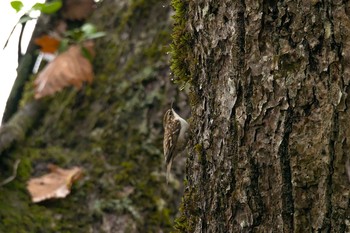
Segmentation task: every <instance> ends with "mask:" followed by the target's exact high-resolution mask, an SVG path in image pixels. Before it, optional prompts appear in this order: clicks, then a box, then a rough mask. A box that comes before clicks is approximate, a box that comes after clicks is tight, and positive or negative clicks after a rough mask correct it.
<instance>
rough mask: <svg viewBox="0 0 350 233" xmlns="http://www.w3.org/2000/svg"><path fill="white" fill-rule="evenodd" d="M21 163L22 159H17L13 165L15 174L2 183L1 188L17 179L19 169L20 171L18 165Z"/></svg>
mask: <svg viewBox="0 0 350 233" xmlns="http://www.w3.org/2000/svg"><path fill="white" fill-rule="evenodd" d="M20 162H21V160H20V159H17V160H16V162H15V164H14V165H13V173H12V176H10V177H8V178H7V179H5V180H4V181H3V182H1V183H0V187H1V186H4V185H5V184H8V183H10V182H11V181H13V180H14V179H16V176H17V169H18V165H19V163H20Z"/></svg>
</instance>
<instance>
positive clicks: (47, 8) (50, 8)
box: [32, 0, 62, 14]
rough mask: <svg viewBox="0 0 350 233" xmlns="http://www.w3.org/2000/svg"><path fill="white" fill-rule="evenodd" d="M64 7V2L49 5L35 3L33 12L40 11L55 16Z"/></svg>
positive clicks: (59, 1) (54, 2)
mask: <svg viewBox="0 0 350 233" xmlns="http://www.w3.org/2000/svg"><path fill="white" fill-rule="evenodd" d="M61 7H62V1H61V0H56V1H52V2H47V3H35V4H34V6H32V10H39V11H41V12H42V13H44V14H53V13H55V12H56V11H58V10H59V9H61Z"/></svg>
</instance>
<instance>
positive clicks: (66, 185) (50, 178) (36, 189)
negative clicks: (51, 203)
mask: <svg viewBox="0 0 350 233" xmlns="http://www.w3.org/2000/svg"><path fill="white" fill-rule="evenodd" d="M48 168H49V169H50V170H51V172H50V173H49V174H46V175H43V176H41V177H38V178H32V179H30V180H29V182H28V184H27V189H28V191H29V193H30V195H31V197H32V201H33V202H34V203H37V202H41V201H44V200H47V199H54V198H64V197H66V196H67V195H68V194H69V193H70V188H71V186H72V183H73V182H74V181H76V180H78V179H79V178H80V177H81V175H82V170H81V168H79V167H73V168H71V169H62V168H59V167H57V166H55V165H52V164H50V165H49V166H48Z"/></svg>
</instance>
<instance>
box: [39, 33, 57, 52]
mask: <svg viewBox="0 0 350 233" xmlns="http://www.w3.org/2000/svg"><path fill="white" fill-rule="evenodd" d="M34 43H35V44H37V45H39V46H40V50H41V51H42V52H43V53H55V52H56V51H57V49H58V46H59V45H60V41H59V40H57V39H56V38H54V37H52V36H49V35H43V36H41V37H38V38H36V39H35V40H34Z"/></svg>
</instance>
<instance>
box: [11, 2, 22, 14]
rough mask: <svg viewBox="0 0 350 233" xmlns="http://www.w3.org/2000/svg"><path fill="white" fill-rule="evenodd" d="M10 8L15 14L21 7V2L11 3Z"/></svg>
mask: <svg viewBox="0 0 350 233" xmlns="http://www.w3.org/2000/svg"><path fill="white" fill-rule="evenodd" d="M11 6H12V8H13V9H15V10H16V12H18V11H20V10H21V9H22V7H23V3H22V2H21V1H12V2H11Z"/></svg>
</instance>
